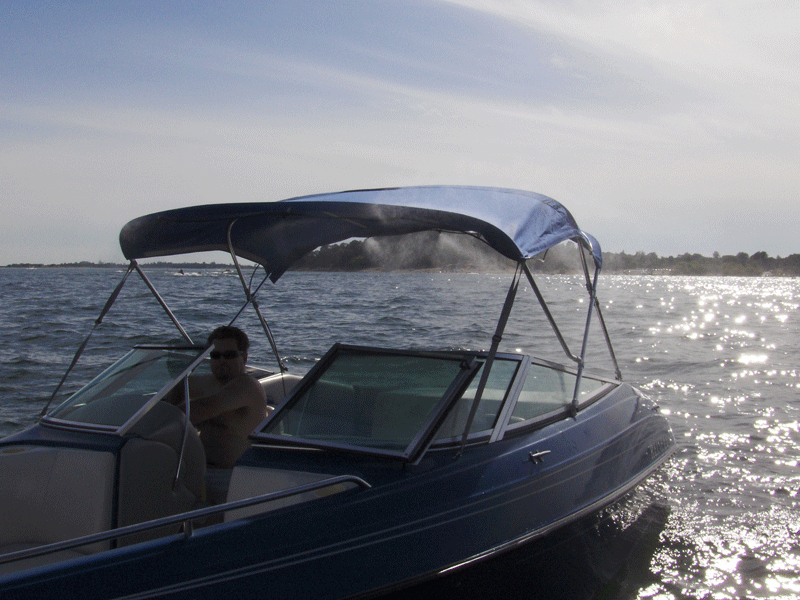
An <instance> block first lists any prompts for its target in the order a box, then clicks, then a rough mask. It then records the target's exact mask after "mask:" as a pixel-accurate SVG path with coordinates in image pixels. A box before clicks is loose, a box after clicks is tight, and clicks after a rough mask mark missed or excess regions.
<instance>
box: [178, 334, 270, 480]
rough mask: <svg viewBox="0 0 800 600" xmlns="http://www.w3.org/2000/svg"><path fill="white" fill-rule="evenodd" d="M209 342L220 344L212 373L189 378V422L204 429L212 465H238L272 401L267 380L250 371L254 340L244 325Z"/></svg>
mask: <svg viewBox="0 0 800 600" xmlns="http://www.w3.org/2000/svg"><path fill="white" fill-rule="evenodd" d="M208 343H209V344H213V345H214V349H213V350H212V351H211V355H210V356H211V375H196V376H191V377H190V378H189V397H190V398H191V402H190V405H189V420H190V421H191V423H192V425H194V426H195V427H197V430H198V432H199V433H200V440H201V441H202V442H203V448H204V449H205V451H206V464H207V466H208V467H210V468H213V469H232V468H233V466H234V463H235V462H236V460H237V459H238V458H239V457H240V456H241V455H242V454H243V453H244V451H245V450H247V449H248V448H249V447H250V442H249V440H248V439H247V438H248V436H249V435H250V434H251V433H252V432H253V430H254V429H255V428H256V427H257V426H258V424H259V423H261V421H263V420H264V417H265V415H266V412H265V411H266V408H267V399H266V397H265V396H264V391H263V390H262V388H261V384H260V383H259V382H258V381H256V379H255V378H253V377H251V376H250V375H248V374H247V373H246V372H245V364H246V362H247V350H248V348H249V347H250V342H249V340H248V339H247V335H246V334H245V333H244V332H243V331H242V330H241V329H238V328H237V327H219V328H217V329H215V330H214V331H212V332H211V335H209V336H208Z"/></svg>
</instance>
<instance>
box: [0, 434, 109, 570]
mask: <svg viewBox="0 0 800 600" xmlns="http://www.w3.org/2000/svg"><path fill="white" fill-rule="evenodd" d="M114 475H115V461H114V455H113V454H112V453H110V452H98V451H94V450H81V449H76V448H57V447H46V446H5V447H2V448H0V481H3V482H5V484H4V486H3V493H2V494H0V514H2V515H4V517H3V526H2V527H0V552H4V551H5V552H8V551H12V550H21V549H24V548H31V547H35V546H41V545H44V544H49V543H53V542H59V541H62V540H68V539H72V538H76V537H80V536H84V535H89V534H91V533H97V532H100V531H104V530H106V529H109V528H110V527H111V524H112V514H113V501H112V497H113V492H114V479H115V477H114ZM108 547H109V543H108V542H105V543H101V544H94V545H92V546H84V547H81V548H77V549H76V552H77V553H81V554H85V553H90V552H96V551H98V550H101V549H104V548H108ZM45 562H46V561H45Z"/></svg>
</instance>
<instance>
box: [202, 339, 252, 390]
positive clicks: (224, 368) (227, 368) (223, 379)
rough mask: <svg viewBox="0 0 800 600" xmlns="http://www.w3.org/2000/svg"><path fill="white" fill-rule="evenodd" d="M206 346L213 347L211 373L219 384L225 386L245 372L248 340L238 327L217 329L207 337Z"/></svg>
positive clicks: (248, 346)
mask: <svg viewBox="0 0 800 600" xmlns="http://www.w3.org/2000/svg"><path fill="white" fill-rule="evenodd" d="M208 344H209V345H213V346H214V349H213V350H212V351H211V372H212V373H213V374H214V377H216V378H217V380H218V381H219V382H220V383H222V384H225V383H227V382H228V381H230V380H231V379H233V378H234V377H236V376H237V375H241V374H243V373H244V372H245V365H246V364H247V350H248V349H249V348H250V340H248V339H247V334H246V333H245V332H244V331H242V330H241V329H239V328H238V327H230V326H225V327H217V328H216V329H215V330H214V331H212V332H211V335H209V336H208Z"/></svg>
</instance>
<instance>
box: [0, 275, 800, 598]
mask: <svg viewBox="0 0 800 600" xmlns="http://www.w3.org/2000/svg"><path fill="white" fill-rule="evenodd" d="M147 272H148V275H149V276H150V277H151V279H152V280H153V282H154V284H155V285H156V287H157V288H158V289H159V291H161V293H162V294H163V296H164V298H165V299H166V301H167V302H168V304H169V305H170V306H171V308H172V309H173V311H174V312H175V313H176V315H177V316H178V318H179V319H180V320H181V322H183V323H184V325H185V326H186V327H187V330H188V332H189V334H190V335H191V336H192V337H193V338H194V339H196V340H197V341H202V339H203V337H204V335H205V334H206V333H207V332H208V331H209V330H210V329H212V328H213V327H214V326H216V325H219V324H224V323H227V319H226V317H229V316H230V315H231V314H233V313H234V312H235V310H236V308H237V307H238V306H239V298H241V297H242V289H241V284H240V283H239V281H238V279H237V278H235V277H233V276H231V273H228V272H224V271H212V270H203V271H198V272H194V273H187V274H186V275H185V276H179V274H178V273H175V272H174V271H168V270H156V269H153V270H148V271H147ZM121 277H122V273H121V272H115V271H113V270H106V269H38V270H23V269H0V290H2V300H3V301H2V303H1V304H0V323H2V325H3V330H4V332H5V335H4V343H3V346H4V347H5V352H4V368H3V372H2V374H1V375H0V392H1V393H2V398H3V400H2V404H0V435H8V434H10V433H13V432H15V431H19V430H20V429H22V428H24V427H26V426H28V425H30V424H32V423H34V422H35V420H36V418H37V415H38V413H39V411H40V410H41V408H42V407H43V406H44V404H45V403H46V401H47V399H48V397H49V396H50V394H51V393H52V391H53V389H54V388H55V386H56V385H57V383H58V381H59V380H60V378H61V376H62V375H63V372H64V370H65V369H66V367H67V366H68V365H69V363H70V361H71V360H72V356H73V354H74V351H75V349H76V348H77V347H78V346H79V345H80V343H81V342H82V341H83V339H84V338H85V336H86V335H87V334H88V333H89V331H90V329H91V328H92V325H93V324H94V320H95V319H96V318H97V316H98V314H99V313H100V309H101V308H102V306H103V304H104V303H105V301H106V299H107V297H108V296H109V294H110V293H111V291H112V290H113V288H114V286H115V285H116V284H117V282H118V281H119V280H120V279H121ZM509 282H510V276H509V275H477V274H432V273H394V274H377V273H324V274H323V273H288V274H286V275H285V276H284V277H283V278H282V279H281V280H280V281H279V282H278V284H277V285H276V286H274V287H273V286H272V285H271V284H267V286H269V287H270V288H271V289H269V290H265V291H266V292H267V293H265V294H263V296H262V297H261V299H260V307H261V309H262V311H263V313H264V314H265V316H266V317H267V319H268V320H269V321H270V322H271V324H272V331H273V333H274V336H275V338H276V340H277V342H278V346H279V350H280V354H281V356H282V357H283V358H284V360H285V362H286V364H287V366H288V367H289V369H290V371H293V372H297V373H302V372H304V371H305V370H307V369H308V368H309V367H310V366H311V365H312V364H313V363H314V360H315V359H316V358H317V357H319V356H320V355H321V354H322V353H323V352H324V351H325V350H326V349H327V348H328V347H330V345H331V344H332V343H333V342H335V341H346V342H350V343H358V344H370V345H378V346H405V347H425V348H475V349H482V348H486V347H487V346H488V345H489V343H490V339H491V336H492V334H493V333H494V324H495V322H496V320H497V318H498V316H499V313H500V308H501V305H502V302H503V299H504V297H505V293H506V290H507V287H508V284H509ZM540 285H541V287H542V291H543V293H544V294H545V297H546V298H547V299H548V300H549V301H550V302H551V303H552V304H551V309H552V310H553V313H554V314H555V317H556V319H557V320H559V321H560V322H563V323H564V329H565V333H566V334H567V338H568V341H569V342H570V345H571V346H572V348H573V351H577V350H578V349H579V347H578V339H579V336H580V333H581V332H582V328H583V325H584V320H585V314H586V306H587V304H586V300H585V299H582V298H583V296H584V295H585V289H584V285H583V282H582V280H581V279H579V278H577V277H575V276H548V277H542V279H541V280H540ZM528 297H530V299H528ZM522 300H525V301H522ZM600 301H601V305H602V307H603V311H604V316H605V318H606V322H607V324H608V325H609V329H610V332H611V336H612V340H613V342H614V349H615V351H616V353H617V358H618V360H619V363H620V366H621V369H622V372H623V376H624V378H625V379H626V380H627V381H629V382H631V383H634V384H636V385H638V386H639V387H640V388H641V389H643V390H644V391H645V392H646V393H648V394H649V395H651V396H652V397H654V398H655V399H656V401H657V402H658V403H659V405H660V406H661V408H662V410H663V411H664V412H665V413H666V414H667V415H668V418H669V419H670V421H671V423H672V427H673V430H674V432H675V436H676V439H677V440H678V444H679V449H678V451H677V453H676V455H675V457H674V458H673V459H672V461H671V462H670V463H669V464H668V465H667V466H666V467H665V468H663V469H662V470H660V471H659V472H658V473H657V474H656V475H655V476H654V477H652V478H650V479H649V480H648V481H647V482H646V483H645V484H644V485H643V486H642V488H641V490H640V492H641V493H642V494H645V495H647V496H648V497H653V498H658V499H659V503H660V504H661V505H662V506H663V507H664V512H663V514H664V515H665V516H664V520H663V522H662V523H661V525H660V530H659V532H658V535H657V538H656V540H657V541H656V543H655V544H654V546H653V547H652V548H651V550H650V552H649V553H648V554H647V556H646V557H644V559H642V557H637V558H638V561H639V563H641V564H639V565H638V567H637V569H636V570H635V571H634V570H633V569H632V568H631V569H630V570H629V572H626V573H623V575H622V577H623V579H622V580H621V581H617V585H616V587H615V588H613V589H614V590H615V591H614V592H613V593H609V592H608V591H606V592H605V593H604V594H605V595H602V597H604V598H619V599H621V598H657V599H682V598H692V599H694V598H698V599H700V598H702V599H706V598H714V599H727V598H731V599H733V598H737V599H738V598H787V599H788V598H797V597H800V491H799V489H800V377H798V374H799V373H800V279H788V278H713V277H668V276H652V277H651V276H621V275H619V276H618V275H610V276H606V277H604V278H603V277H601V284H600ZM251 312H252V311H250V312H247V313H245V314H244V315H243V317H242V320H241V321H240V324H241V325H242V326H243V327H244V328H246V329H247V331H248V332H249V333H250V334H251V338H252V339H253V348H252V350H251V356H250V359H251V362H255V363H258V364H263V365H265V366H267V367H270V366H273V368H274V364H275V361H274V359H273V358H272V354H271V352H270V350H269V348H268V346H267V344H266V343H264V342H262V338H263V336H261V335H259V332H260V326H259V325H258V323H257V321H256V320H255V318H254V317H253V316H252V314H251ZM595 330H596V328H595ZM174 332H175V329H174V327H173V326H172V324H171V322H170V321H169V320H168V319H167V317H166V316H165V315H164V313H163V311H162V310H161V309H160V307H159V306H158V304H157V303H156V301H155V300H154V299H153V298H152V296H151V295H150V292H149V291H148V290H147V288H146V287H145V286H144V285H143V284H142V283H141V282H140V281H139V278H138V277H137V276H136V275H135V274H134V275H132V276H131V278H130V280H129V281H128V283H127V284H126V286H125V288H124V289H123V291H122V294H121V295H120V298H119V300H118V301H117V304H116V305H115V306H114V307H113V308H112V309H111V311H110V313H109V314H108V315H107V316H106V318H105V320H104V322H103V324H102V325H101V326H99V327H98V328H97V330H96V332H95V333H94V335H93V337H92V340H91V341H90V343H89V346H88V347H87V351H86V353H85V357H84V360H83V361H82V363H81V364H80V366H79V367H77V368H76V369H75V371H74V374H73V375H72V376H71V377H70V379H68V380H67V383H66V384H65V386H64V390H63V391H64V392H70V391H74V390H75V389H77V388H78V387H79V386H80V385H81V384H82V383H84V382H86V381H87V380H88V378H89V377H90V375H92V374H94V373H96V372H97V371H98V370H99V368H100V367H101V366H103V365H105V364H108V362H110V361H111V360H113V359H115V358H117V357H119V356H120V355H121V354H122V353H123V352H124V351H126V350H127V348H129V347H130V345H131V344H133V343H142V342H155V341H163V340H164V339H165V338H167V339H172V338H176V337H177V336H176V334H175V333H174ZM552 338H553V336H552V332H551V331H550V329H549V325H548V324H547V323H546V321H545V320H544V319H543V317H542V315H541V312H537V310H536V305H535V299H534V298H533V295H532V294H531V293H530V290H527V289H522V290H521V291H520V301H518V307H517V308H516V309H515V312H514V315H513V316H512V320H511V322H510V323H509V328H508V331H507V332H506V335H505V336H504V339H503V344H502V345H501V348H503V349H507V350H511V351H520V352H524V353H530V354H534V355H537V356H540V357H543V358H552V359H557V360H559V361H561V358H560V347H558V346H557V345H556V344H555V343H553V341H552ZM589 356H590V363H589V366H590V367H591V366H592V365H593V364H596V365H597V366H598V367H600V368H599V369H598V370H600V371H601V372H604V369H606V368H607V367H608V366H609V361H608V360H607V359H606V353H605V351H604V345H603V344H602V343H599V344H595V345H594V346H592V347H590V348H589ZM609 594H610V595H609ZM531 597H535V594H532V595H531Z"/></svg>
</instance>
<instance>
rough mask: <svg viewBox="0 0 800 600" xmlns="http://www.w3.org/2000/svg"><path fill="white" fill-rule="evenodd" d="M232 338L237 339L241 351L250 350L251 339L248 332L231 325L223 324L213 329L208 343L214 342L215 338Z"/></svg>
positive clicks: (237, 345)
mask: <svg viewBox="0 0 800 600" xmlns="http://www.w3.org/2000/svg"><path fill="white" fill-rule="evenodd" d="M230 338H233V339H235V340H236V347H237V348H238V349H239V352H247V351H248V350H249V348H250V340H249V339H248V338H247V334H246V333H245V332H244V331H242V330H241V329H239V328H238V327H232V326H231V325H223V326H222V327H217V328H216V329H215V330H214V331H212V332H211V334H210V335H209V336H208V345H209V346H210V345H211V344H213V343H214V340H227V339H230Z"/></svg>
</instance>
